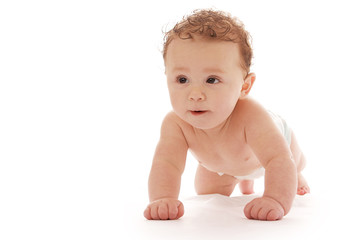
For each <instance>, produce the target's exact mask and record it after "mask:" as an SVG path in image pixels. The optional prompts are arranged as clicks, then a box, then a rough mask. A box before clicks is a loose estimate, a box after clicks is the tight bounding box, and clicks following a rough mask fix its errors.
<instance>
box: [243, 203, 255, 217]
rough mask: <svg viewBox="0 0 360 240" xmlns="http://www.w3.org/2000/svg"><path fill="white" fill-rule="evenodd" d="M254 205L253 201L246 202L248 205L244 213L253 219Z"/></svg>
mask: <svg viewBox="0 0 360 240" xmlns="http://www.w3.org/2000/svg"><path fill="white" fill-rule="evenodd" d="M253 207H254V204H253V203H252V202H249V203H248V204H246V206H245V208H244V214H245V216H246V217H247V218H248V219H252V217H251V210H252V208H253Z"/></svg>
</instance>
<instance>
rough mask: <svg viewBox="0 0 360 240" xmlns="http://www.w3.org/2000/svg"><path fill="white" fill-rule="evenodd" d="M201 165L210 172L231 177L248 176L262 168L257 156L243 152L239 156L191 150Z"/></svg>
mask: <svg viewBox="0 0 360 240" xmlns="http://www.w3.org/2000/svg"><path fill="white" fill-rule="evenodd" d="M190 151H191V153H192V155H193V156H194V157H195V158H196V159H197V160H198V162H199V164H201V165H202V166H204V167H205V168H207V169H208V170H209V171H212V172H217V173H224V174H228V175H231V176H246V175H249V174H251V173H252V172H254V171H255V170H256V169H258V168H260V167H261V164H260V162H259V160H258V159H257V157H256V156H255V154H253V153H252V152H248V151H242V152H240V153H238V154H234V153H233V154H229V153H228V152H227V153H222V154H221V153H219V152H207V153H202V154H199V153H197V152H196V151H192V150H190Z"/></svg>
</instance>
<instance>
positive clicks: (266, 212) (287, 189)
mask: <svg viewBox="0 0 360 240" xmlns="http://www.w3.org/2000/svg"><path fill="white" fill-rule="evenodd" d="M248 111H249V112H248V113H247V114H249V115H248V116H249V117H248V119H249V121H247V123H246V127H245V134H246V140H247V142H248V144H249V145H250V146H251V148H252V149H253V151H254V153H255V155H256V156H257V158H258V159H259V160H260V162H261V164H262V165H263V167H264V168H265V191H264V195H263V197H261V198H258V199H254V200H253V201H251V202H250V203H248V204H247V206H246V207H245V209H244V212H245V215H246V217H248V218H251V219H259V220H278V219H281V218H282V217H283V216H285V215H286V214H287V213H288V212H289V211H290V208H291V205H292V202H293V200H294V197H295V194H296V167H295V163H294V162H293V160H292V153H291V150H290V147H289V146H288V144H287V143H286V141H285V139H284V137H283V136H282V134H281V133H280V131H279V130H278V129H277V127H276V125H275V124H274V123H273V121H272V119H271V117H270V116H269V114H268V113H267V111H266V110H265V109H263V108H262V107H261V106H260V105H259V104H257V103H252V104H251V106H250V108H249V109H248Z"/></svg>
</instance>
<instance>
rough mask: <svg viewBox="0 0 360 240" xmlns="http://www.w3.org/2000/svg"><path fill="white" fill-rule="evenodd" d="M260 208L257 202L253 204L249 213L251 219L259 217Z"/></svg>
mask: <svg viewBox="0 0 360 240" xmlns="http://www.w3.org/2000/svg"><path fill="white" fill-rule="evenodd" d="M260 209H261V205H260V204H259V203H257V204H254V206H253V208H252V209H251V213H250V214H251V217H252V218H253V219H259V218H258V214H259V211H260Z"/></svg>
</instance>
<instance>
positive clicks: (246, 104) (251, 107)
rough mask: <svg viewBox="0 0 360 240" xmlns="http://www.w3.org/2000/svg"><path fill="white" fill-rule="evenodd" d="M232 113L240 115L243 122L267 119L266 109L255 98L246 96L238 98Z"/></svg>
mask: <svg viewBox="0 0 360 240" xmlns="http://www.w3.org/2000/svg"><path fill="white" fill-rule="evenodd" d="M234 113H235V114H236V115H239V116H241V118H242V120H243V121H244V124H258V123H259V121H260V122H262V121H264V120H266V119H267V117H268V116H269V115H268V111H267V110H266V109H265V108H264V107H263V106H262V105H261V104H260V103H259V102H257V101H256V100H254V99H252V98H250V97H248V98H246V99H242V100H239V102H238V104H237V105H236V108H235V111H234Z"/></svg>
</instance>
